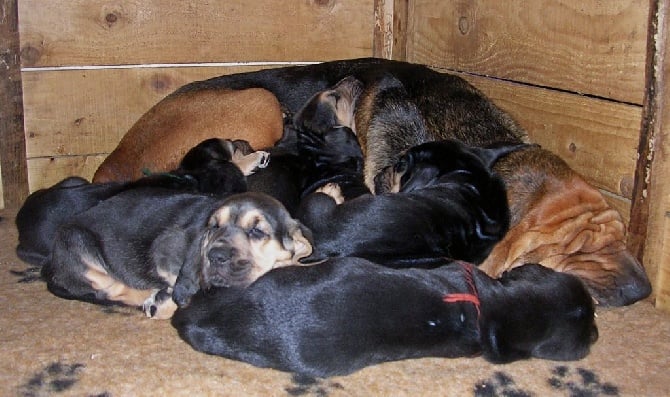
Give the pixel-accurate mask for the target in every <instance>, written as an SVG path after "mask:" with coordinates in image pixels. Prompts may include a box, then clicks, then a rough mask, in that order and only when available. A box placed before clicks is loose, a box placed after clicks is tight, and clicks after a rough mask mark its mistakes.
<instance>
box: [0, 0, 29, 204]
mask: <svg viewBox="0 0 670 397" xmlns="http://www.w3.org/2000/svg"><path fill="white" fill-rule="evenodd" d="M17 18H18V11H17V2H16V0H0V154H1V155H0V177H1V181H2V186H3V187H2V191H1V192H0V193H2V208H4V207H5V206H6V207H7V208H18V207H19V206H20V205H21V204H22V203H23V201H24V200H25V198H26V196H27V195H28V175H27V165H26V153H25V138H24V134H23V106H22V89H21V72H20V59H19V27H18V26H19V24H18V19H17Z"/></svg>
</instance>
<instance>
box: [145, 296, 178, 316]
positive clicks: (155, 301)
mask: <svg viewBox="0 0 670 397" xmlns="http://www.w3.org/2000/svg"><path fill="white" fill-rule="evenodd" d="M142 310H143V311H144V313H145V314H146V315H147V317H149V318H151V319H154V320H167V319H169V318H170V317H172V315H173V314H174V312H175V310H177V304H176V303H174V301H173V300H172V288H163V289H160V290H156V291H155V292H154V293H153V294H151V296H150V297H148V298H147V300H145V301H144V303H143V304H142Z"/></svg>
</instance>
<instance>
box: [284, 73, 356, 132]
mask: <svg viewBox="0 0 670 397" xmlns="http://www.w3.org/2000/svg"><path fill="white" fill-rule="evenodd" d="M362 91H363V83H361V82H360V81H358V80H357V79H356V78H354V77H352V76H348V77H345V78H343V79H342V80H340V81H339V82H338V83H337V84H335V86H333V87H332V88H330V89H327V90H325V91H321V92H318V93H316V94H315V95H314V96H313V97H312V98H310V99H309V101H307V103H306V104H305V106H303V108H302V109H300V111H299V112H298V113H296V115H295V117H294V118H293V124H294V125H295V126H296V127H297V128H301V129H307V130H311V131H314V132H317V133H320V134H323V133H325V132H326V131H327V130H328V129H330V128H331V127H334V126H345V127H349V128H351V129H352V130H354V131H355V126H354V108H355V106H356V100H357V99H358V96H359V95H360V93H361V92H362Z"/></svg>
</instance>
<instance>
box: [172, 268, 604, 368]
mask: <svg viewBox="0 0 670 397" xmlns="http://www.w3.org/2000/svg"><path fill="white" fill-rule="evenodd" d="M172 324H173V325H174V326H175V327H176V328H177V330H178V332H179V335H180V336H181V337H182V338H183V339H184V340H185V341H186V342H188V343H189V344H190V345H191V346H193V347H194V348H195V349H196V350H199V351H202V352H205V353H208V354H213V355H218V356H223V357H227V358H232V359H236V360H241V361H245V362H248V363H251V364H253V365H256V366H259V367H271V368H275V369H279V370H283V371H290V372H295V373H300V374H305V375H310V376H316V377H327V376H335V375H345V374H348V373H351V372H354V371H356V370H358V369H361V368H363V367H365V366H369V365H373V364H377V363H381V362H385V361H395V360H402V359H408V358H418V357H428V356H434V357H470V356H475V355H478V354H481V353H483V355H484V357H485V358H486V359H487V360H489V361H492V362H495V363H504V362H510V361H514V360H519V359H525V358H530V357H536V358H544V359H550V360H576V359H580V358H582V357H584V356H585V355H586V354H587V353H588V352H589V348H590V345H591V344H592V343H593V342H595V340H596V339H597V328H596V325H595V322H594V309H593V303H592V299H591V297H590V295H589V293H588V291H587V290H586V289H585V288H584V286H583V285H582V284H581V282H580V281H579V280H578V279H577V278H575V277H574V276H570V275H567V274H562V273H556V272H554V271H552V270H550V269H546V268H543V267H541V266H539V265H526V266H522V267H519V268H516V269H513V270H511V271H509V272H508V273H506V274H505V275H503V276H502V277H501V278H500V279H499V280H496V279H492V278H489V277H488V276H486V275H485V274H484V273H483V272H481V271H479V270H478V269H476V268H475V267H474V266H472V265H469V264H461V265H458V264H450V265H445V266H441V267H439V268H436V269H431V270H425V269H402V270H394V269H389V268H386V267H382V266H379V265H376V264H373V263H371V262H368V261H366V260H364V259H360V258H339V259H331V260H329V261H328V262H325V263H323V264H320V265H316V266H312V267H304V268H297V267H288V268H283V269H277V270H273V271H271V272H269V273H267V274H266V275H264V276H263V277H261V278H259V279H258V280H257V281H256V282H255V283H253V284H252V285H250V286H249V287H248V288H246V289H240V288H218V289H213V290H210V291H206V292H200V293H198V294H197V295H196V296H194V297H193V300H192V301H191V304H190V305H189V306H187V307H184V308H181V309H179V310H178V311H177V312H176V313H175V316H174V317H173V318H172Z"/></svg>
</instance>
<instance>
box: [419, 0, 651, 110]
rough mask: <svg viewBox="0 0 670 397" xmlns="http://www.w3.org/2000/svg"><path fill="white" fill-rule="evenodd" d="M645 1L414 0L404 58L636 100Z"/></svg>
mask: <svg viewBox="0 0 670 397" xmlns="http://www.w3.org/2000/svg"><path fill="white" fill-rule="evenodd" d="M648 10H649V4H648V1H645V0H617V1H582V0H561V1H555V0H538V1H523V0H506V1H499V0H455V1H442V0H415V1H413V2H412V7H411V8H410V16H409V18H410V19H411V21H412V25H411V26H412V30H411V31H410V32H409V33H408V35H409V39H408V49H407V54H408V55H407V57H408V60H410V61H413V62H419V63H426V64H430V65H434V66H440V67H445V68H449V69H454V70H459V71H466V72H471V73H476V74H479V75H487V76H495V77H498V78H503V79H509V80H514V81H519V82H524V83H529V84H533V85H540V86H546V87H553V88H558V89H562V90H567V91H570V92H577V93H583V94H589V95H594V96H598V97H604V98H611V99H614V100H617V101H623V102H628V103H635V104H641V103H642V98H643V95H644V64H645V55H646V53H645V44H646V38H647V37H646V34H647V16H648Z"/></svg>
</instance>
